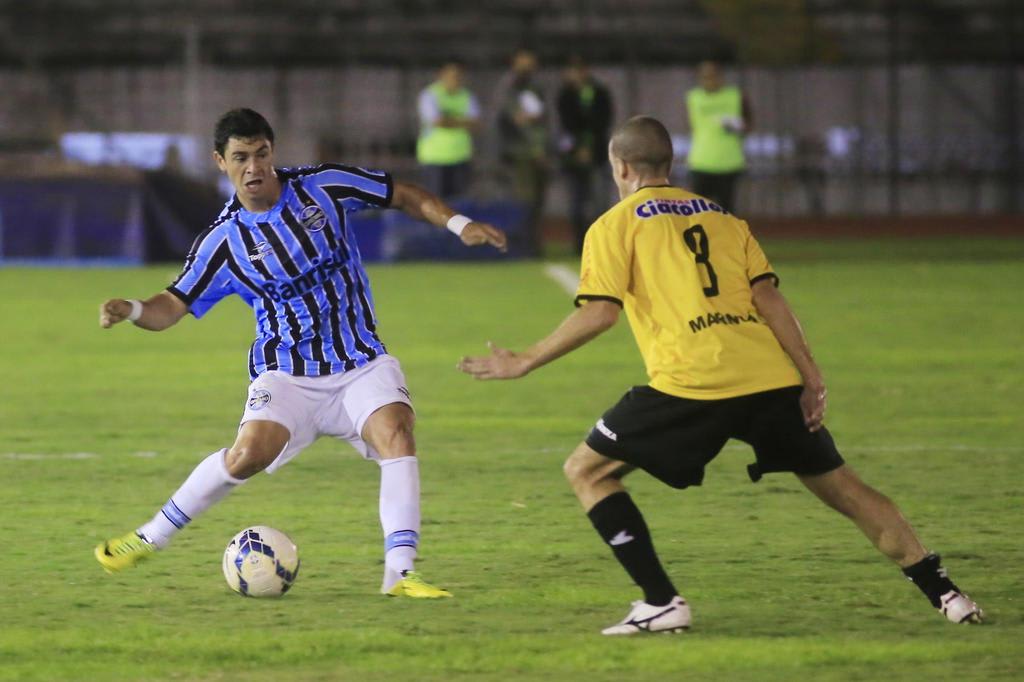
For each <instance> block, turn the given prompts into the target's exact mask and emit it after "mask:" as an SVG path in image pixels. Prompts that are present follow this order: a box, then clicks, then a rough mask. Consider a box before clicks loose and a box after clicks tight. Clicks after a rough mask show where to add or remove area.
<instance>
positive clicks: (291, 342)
mask: <svg viewBox="0 0 1024 682" xmlns="http://www.w3.org/2000/svg"><path fill="white" fill-rule="evenodd" d="M214 149H215V151H214V154H213V156H214V160H215V161H216V162H217V165H218V167H219V168H220V170H221V171H222V172H223V173H225V174H226V175H227V176H228V178H229V179H230V180H231V183H232V185H233V186H234V188H235V195H234V196H233V197H232V199H231V200H230V201H229V202H228V203H227V205H226V206H225V208H224V210H223V212H222V213H221V214H220V216H219V217H218V218H217V219H216V220H215V221H214V222H213V224H212V225H210V227H209V228H207V229H206V230H205V231H204V232H203V233H202V234H200V235H199V237H198V238H197V239H196V241H195V244H193V246H192V249H191V251H190V252H189V255H188V257H187V259H186V261H185V266H184V269H183V270H182V272H181V274H180V275H179V276H178V277H177V279H175V280H174V283H173V284H171V285H170V286H169V287H167V289H166V290H165V291H163V292H161V293H159V294H157V295H155V296H153V297H151V298H149V299H147V300H145V301H138V300H130V299H129V300H126V299H119V298H116V299H111V300H109V301H106V302H105V303H103V305H102V306H101V307H100V325H101V326H102V327H104V328H107V327H111V326H113V325H114V324H117V323H119V322H123V321H125V320H128V321H131V322H133V323H134V324H135V325H136V326H138V327H142V328H144V329H149V330H152V331H160V330H163V329H167V328H168V327H170V326H172V325H174V324H176V323H177V322H178V321H179V320H181V318H183V317H184V316H185V314H186V313H189V312H190V313H192V314H193V315H194V316H195V317H196V318H200V317H202V316H203V315H205V314H206V312H207V311H209V310H210V308H212V307H213V306H214V305H215V304H216V303H217V302H218V301H220V300H221V299H223V298H224V297H226V296H229V295H232V294H235V295H237V296H239V297H241V298H242V300H243V301H245V302H246V303H247V304H248V305H249V306H250V307H251V308H252V309H253V312H254V313H255V316H256V340H255V342H254V343H253V345H252V348H251V349H250V351H249V374H250V378H251V379H252V382H251V384H250V386H249V393H248V399H247V401H246V405H245V408H244V411H243V415H242V420H241V425H240V427H239V430H238V435H237V437H236V439H235V442H234V444H233V445H232V446H231V447H229V448H223V449H220V450H217V451H216V452H214V453H212V454H211V455H209V456H208V457H207V458H206V459H204V460H203V461H202V462H201V463H200V464H199V465H198V466H197V467H196V468H195V470H194V471H193V472H192V474H191V475H190V476H189V477H188V478H187V479H186V480H185V482H184V483H183V484H182V485H181V487H180V488H179V489H178V490H177V491H176V492H175V493H174V494H173V495H171V497H170V499H169V500H168V501H167V503H166V504H165V505H164V506H163V507H162V508H161V509H160V510H159V511H158V512H157V513H156V515H155V516H154V517H153V518H152V520H150V521H149V522H148V523H146V524H144V525H142V526H141V527H139V528H138V529H137V530H135V531H132V532H130V533H128V534H126V535H124V536H122V537H118V538H113V539H111V540H108V541H106V542H104V543H101V544H100V545H99V546H98V547H96V550H95V556H96V558H97V560H98V561H99V562H100V564H101V565H102V566H103V567H104V568H105V569H106V570H107V571H109V572H114V571H119V570H122V569H124V568H127V567H129V566H133V565H134V564H135V563H137V562H138V561H139V560H140V559H143V558H146V557H148V556H149V555H151V554H152V553H153V552H154V551H156V550H158V549H162V548H163V547H165V546H166V545H167V544H168V543H169V542H170V541H171V539H172V538H173V537H174V535H175V534H176V533H178V532H179V531H180V530H181V529H182V528H184V527H185V526H186V525H187V524H188V523H189V522H190V521H191V520H193V519H195V518H196V517H197V516H198V515H199V514H201V513H202V512H203V511H205V510H206V509H208V508H209V507H210V506H212V505H213V504H215V503H216V502H217V501H219V500H221V499H222V498H223V497H225V496H226V495H227V494H228V493H229V492H231V490H233V489H234V488H235V487H237V486H238V485H240V484H242V483H243V482H245V480H246V479H248V478H250V477H251V476H253V475H254V474H256V473H258V472H260V471H264V470H265V471H267V472H268V473H272V472H273V471H275V470H276V469H277V468H279V467H280V466H282V465H283V464H285V463H286V462H288V461H289V460H290V459H291V458H292V457H294V456H295V455H297V454H298V453H299V452H300V451H302V450H303V449H304V448H306V447H307V446H308V445H310V444H311V443H312V442H313V441H314V440H316V439H317V438H318V437H320V436H322V435H327V436H333V437H336V438H339V439H343V440H347V441H348V442H350V443H352V444H353V446H355V447H356V449H357V450H359V451H360V452H361V453H362V454H363V456H364V457H366V458H368V459H373V460H375V461H377V462H378V463H379V464H380V469H381V488H380V519H381V526H382V528H383V532H384V547H385V557H384V559H385V569H384V580H383V584H382V587H381V591H382V592H383V593H384V594H389V595H394V596H398V595H405V596H411V597H425V598H432V597H447V596H451V595H450V593H449V592H447V591H446V590H443V589H441V588H438V587H435V586H433V585H431V584H429V583H427V582H426V581H424V580H423V579H422V577H421V576H420V575H419V574H418V573H416V572H415V570H414V566H413V560H414V559H415V557H416V549H417V546H418V542H419V529H420V501H419V468H418V460H417V457H416V446H415V442H414V440H413V419H414V417H413V411H412V403H411V400H410V397H409V391H408V390H407V389H406V386H405V378H404V377H403V375H402V371H401V367H400V366H399V364H398V361H397V360H396V359H395V358H394V357H392V356H390V355H388V353H387V350H386V348H385V347H384V344H383V342H382V341H381V339H380V337H379V335H378V334H377V324H376V316H375V313H374V306H373V296H372V295H371V293H370V283H369V280H368V279H367V277H366V271H365V270H364V269H363V266H362V263H361V261H360V257H359V249H358V248H357V246H356V242H355V239H354V236H353V233H352V230H351V228H350V226H349V224H348V222H347V220H346V214H348V213H352V212H355V211H360V210H364V209H371V208H396V209H399V210H401V211H404V212H405V213H407V214H409V215H410V216H412V217H414V218H417V219H421V220H426V221H428V222H430V223H433V224H434V225H437V226H438V227H448V229H450V230H452V231H453V232H455V233H456V234H457V235H458V236H459V237H460V238H461V239H462V241H463V243H465V244H467V245H469V246H478V245H490V246H493V247H495V248H498V249H500V250H502V251H504V250H505V247H506V237H505V234H504V233H503V232H502V231H501V230H499V229H498V228H496V227H494V226H492V225H488V224H487V223H482V222H476V221H473V220H470V219H469V218H467V217H465V216H461V215H457V214H456V213H455V212H454V211H453V210H452V209H451V208H450V207H448V206H447V205H446V204H445V203H444V202H443V201H442V200H441V199H439V198H438V197H436V196H434V195H432V194H430V193H428V192H426V191H424V190H423V189H420V188H419V187H416V186H414V185H409V184H405V183H402V182H397V181H394V180H393V179H392V178H391V176H390V175H389V174H388V173H386V172H383V171H375V170H367V169H364V168H356V167H351V166H343V165H338V164H322V165H319V166H307V167H302V168H275V167H274V164H273V159H274V131H273V129H272V128H271V127H270V124H269V123H267V121H266V120H265V119H264V118H263V117H262V116H261V115H260V114H258V113H257V112H255V111H252V110H251V109H235V110H232V111H229V112H228V113H226V114H225V115H224V116H222V117H221V118H220V120H219V121H218V122H217V126H216V129H215V131H214Z"/></svg>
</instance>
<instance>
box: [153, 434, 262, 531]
mask: <svg viewBox="0 0 1024 682" xmlns="http://www.w3.org/2000/svg"><path fill="white" fill-rule="evenodd" d="M225 454H227V449H226V448H225V449H224V450H218V451H217V452H215V453H213V454H212V455H210V456H209V457H207V458H206V459H204V460H203V461H202V462H200V463H199V466H197V467H196V468H195V469H193V470H192V473H191V474H190V475H189V477H188V478H187V479H185V482H184V483H182V484H181V487H180V488H178V490H177V492H175V493H174V494H173V495H171V498H170V499H169V500H167V504H165V505H164V506H163V507H162V508H161V509H160V511H158V512H157V513H156V516H154V517H153V519H152V520H151V521H150V522H149V523H147V524H145V525H144V526H142V527H141V528H139V530H138V533H139V534H140V535H142V536H143V537H145V538H146V539H147V540H149V541H150V542H152V543H153V544H154V545H156V546H157V547H159V548H161V549H162V548H164V547H166V546H167V544H168V543H170V541H171V538H173V537H174V536H175V534H177V532H178V531H180V530H181V529H182V528H184V527H185V526H187V525H188V523H189V522H190V521H191V520H192V519H194V518H196V517H197V516H199V515H200V514H202V513H203V512H204V511H206V510H207V509H209V508H210V507H212V506H213V505H214V504H216V503H217V502H219V501H220V500H221V499H223V498H224V496H225V495H227V494H228V493H229V492H231V491H232V490H234V489H235V487H236V486H238V485H240V484H242V483H245V480H244V479H240V478H235V477H234V476H232V475H231V474H229V473H228V470H227V467H226V466H225V465H224V455H225Z"/></svg>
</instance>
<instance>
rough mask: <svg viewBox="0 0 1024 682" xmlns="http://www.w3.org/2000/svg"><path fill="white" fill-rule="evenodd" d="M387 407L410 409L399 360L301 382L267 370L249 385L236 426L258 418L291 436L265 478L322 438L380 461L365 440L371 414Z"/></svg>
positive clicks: (384, 360)
mask: <svg viewBox="0 0 1024 682" xmlns="http://www.w3.org/2000/svg"><path fill="white" fill-rule="evenodd" d="M391 403H405V404H406V405H408V406H409V407H412V401H411V400H410V399H409V391H408V389H407V388H406V387H405V376H404V375H403V374H402V367H401V365H399V364H398V360H396V359H395V358H393V357H392V356H390V355H381V356H378V357H377V358H374V359H373V360H371V361H370V362H369V363H368V364H366V365H364V366H362V367H360V368H358V369H354V370H352V371H349V372H345V373H344V374H332V375H329V376H323V377H299V376H293V375H291V374H288V373H287V372H281V371H278V370H271V371H269V372H264V373H263V374H261V375H260V376H258V377H256V380H255V381H253V382H252V383H251V384H249V397H248V400H246V403H245V412H244V413H243V414H242V421H241V423H240V424H239V428H241V424H245V423H246V422H250V421H254V420H257V419H262V420H266V421H272V422H277V423H278V424H281V425H282V426H284V427H285V428H286V429H288V432H289V433H290V434H291V438H290V439H289V441H288V443H287V444H286V445H285V446H284V450H282V451H281V454H280V455H278V456H277V459H275V460H274V461H273V462H271V464H270V466H268V467H267V469H266V471H267V473H273V472H274V471H276V470H277V469H279V468H281V467H282V466H284V465H285V464H287V463H288V461H289V460H291V458H292V457H294V456H295V455H297V454H299V453H300V452H302V451H303V450H304V449H305V448H307V447H308V446H309V445H311V444H312V443H313V441H315V440H316V439H317V438H319V437H320V436H333V437H335V438H339V439H341V440H346V441H348V442H349V443H351V444H352V446H353V447H355V449H356V450H358V451H359V452H360V453H361V454H362V455H363V457H365V458H367V459H374V460H379V459H380V456H379V455H378V454H377V451H376V450H374V449H373V448H372V447H370V444H369V443H367V442H366V441H364V440H363V438H362V435H361V434H362V432H363V426H364V425H365V424H366V420H367V419H368V418H369V417H370V415H371V414H373V413H374V412H376V411H377V410H379V409H380V408H382V407H384V406H385V405H390V404H391Z"/></svg>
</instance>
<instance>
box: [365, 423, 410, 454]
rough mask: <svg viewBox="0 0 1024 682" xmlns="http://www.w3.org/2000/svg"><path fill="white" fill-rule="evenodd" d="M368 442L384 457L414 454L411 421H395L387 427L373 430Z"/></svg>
mask: <svg viewBox="0 0 1024 682" xmlns="http://www.w3.org/2000/svg"><path fill="white" fill-rule="evenodd" d="M370 444H371V445H373V447H374V449H375V450H377V452H378V453H379V454H380V456H381V457H382V458H384V459H390V458H394V457H407V456H409V455H415V454H416V439H415V437H414V436H413V426H412V422H411V421H405V420H402V421H396V422H393V423H392V424H389V425H388V426H387V428H378V429H375V430H374V433H373V437H372V440H371V441H370Z"/></svg>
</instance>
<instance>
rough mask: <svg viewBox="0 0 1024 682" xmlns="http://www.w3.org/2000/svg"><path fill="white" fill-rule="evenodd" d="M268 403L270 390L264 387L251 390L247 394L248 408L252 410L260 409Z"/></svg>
mask: <svg viewBox="0 0 1024 682" xmlns="http://www.w3.org/2000/svg"><path fill="white" fill-rule="evenodd" d="M269 404H270V391H267V390H264V389H262V388H261V389H258V390H256V391H253V392H252V395H251V396H249V409H250V410H252V411H253V412H255V411H257V410H262V409H263V408H264V407H266V406H267V405H269Z"/></svg>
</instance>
